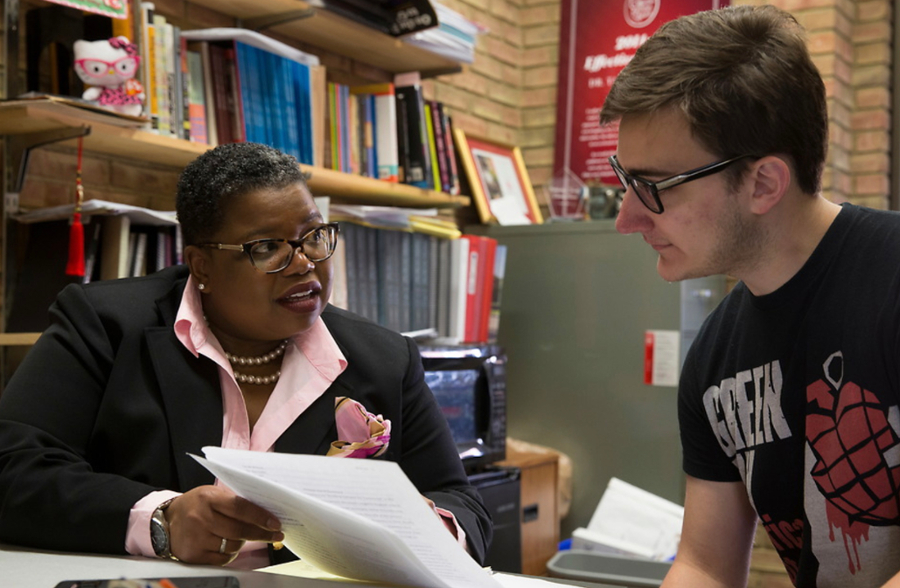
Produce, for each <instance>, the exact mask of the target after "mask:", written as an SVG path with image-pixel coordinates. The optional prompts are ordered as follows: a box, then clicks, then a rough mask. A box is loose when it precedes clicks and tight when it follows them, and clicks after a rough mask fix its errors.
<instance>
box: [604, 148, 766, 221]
mask: <svg viewBox="0 0 900 588" xmlns="http://www.w3.org/2000/svg"><path fill="white" fill-rule="evenodd" d="M745 157H754V156H753V155H738V156H737V157H732V158H731V159H724V160H722V161H717V162H715V163H711V164H709V165H704V166H703V167H698V168H697V169H692V170H690V171H686V172H684V173H680V174H676V175H674V176H672V177H671V178H666V179H665V180H660V181H658V182H651V181H650V180H645V179H644V178H639V177H637V176H633V175H631V174H629V173H628V172H626V171H625V170H623V169H622V166H621V165H619V160H618V159H617V158H616V156H615V155H613V156H611V157H610V158H609V164H610V165H611V166H612V168H613V171H614V172H616V177H618V178H619V182H621V184H622V187H623V188H625V189H626V190H627V189H628V188H631V189H632V190H634V193H635V194H637V196H638V198H639V199H640V201H641V202H642V203H643V204H644V206H646V207H647V208H648V209H650V212H655V213H656V214H662V212H663V203H662V200H660V199H659V193H660V191H662V190H666V189H668V188H674V187H675V186H679V185H681V184H684V183H687V182H692V181H694V180H699V179H700V178H705V177H706V176H711V175H712V174H716V173H719V172H720V171H722V170H723V169H725V168H726V167H728V166H729V165H731V164H732V163H734V162H736V161H738V160H739V159H744V158H745Z"/></svg>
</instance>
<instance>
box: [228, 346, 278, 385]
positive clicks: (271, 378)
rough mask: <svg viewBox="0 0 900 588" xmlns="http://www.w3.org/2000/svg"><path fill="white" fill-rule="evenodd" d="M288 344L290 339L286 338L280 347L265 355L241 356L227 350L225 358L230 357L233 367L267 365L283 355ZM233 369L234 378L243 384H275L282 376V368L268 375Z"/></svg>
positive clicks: (229, 360)
mask: <svg viewBox="0 0 900 588" xmlns="http://www.w3.org/2000/svg"><path fill="white" fill-rule="evenodd" d="M287 344H288V340H287V339H285V340H284V341H282V342H281V344H280V345H279V346H278V347H276V348H275V349H273V350H272V351H270V352H268V353H266V354H264V355H260V356H259V357H241V356H239V355H232V354H230V353H228V352H227V351H226V352H225V358H226V359H228V362H229V363H230V364H231V366H232V368H234V366H235V365H247V366H256V365H265V364H267V363H270V362H272V361H273V360H275V359H277V358H278V357H281V355H283V354H284V350H285V349H286V348H287ZM233 371H234V379H235V380H237V381H238V382H239V383H241V384H255V385H258V386H265V385H267V384H273V383H275V382H277V381H278V378H279V377H281V370H278V371H276V372H275V373H274V374H271V375H268V376H251V375H248V374H242V373H240V372H239V371H237V370H233Z"/></svg>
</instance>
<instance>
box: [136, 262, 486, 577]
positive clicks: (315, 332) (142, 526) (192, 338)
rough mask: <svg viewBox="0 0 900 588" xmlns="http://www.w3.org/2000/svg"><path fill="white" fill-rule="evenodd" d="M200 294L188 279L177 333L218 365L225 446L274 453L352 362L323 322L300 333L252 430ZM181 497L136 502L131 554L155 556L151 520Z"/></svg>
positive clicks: (248, 553)
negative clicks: (167, 503) (279, 441)
mask: <svg viewBox="0 0 900 588" xmlns="http://www.w3.org/2000/svg"><path fill="white" fill-rule="evenodd" d="M200 296H201V295H200V292H199V290H198V289H197V285H196V282H195V281H194V278H193V277H189V278H188V281H187V285H186V286H185V289H184V294H183V295H182V298H181V304H180V305H179V307H178V314H177V315H176V317H175V335H176V337H178V340H179V341H180V342H181V344H182V345H184V346H185V348H187V350H188V351H190V352H191V353H193V354H194V356H195V357H199V356H200V355H203V356H205V357H208V358H209V359H211V360H212V361H214V362H215V363H216V364H217V365H218V366H219V370H218V371H219V384H220V386H221V389H222V404H223V407H224V416H223V419H222V447H226V448H229V449H246V450H251V451H273V450H274V447H275V441H276V440H277V439H278V438H279V437H280V436H281V435H282V434H283V433H284V432H285V431H286V430H287V429H288V427H290V425H291V424H292V423H293V422H294V421H295V420H296V419H297V418H298V417H299V416H300V415H301V414H302V413H303V411H305V410H306V409H307V408H309V406H310V405H311V404H312V403H313V402H314V401H315V400H316V399H317V398H319V397H320V396H321V395H322V394H323V393H324V392H325V391H326V390H327V389H328V388H329V387H330V386H331V384H332V383H333V382H334V380H335V379H337V377H338V376H339V375H340V374H341V373H342V372H343V371H344V369H346V367H347V360H346V359H345V358H344V355H343V354H342V353H341V350H340V348H339V347H338V345H337V343H336V342H335V340H334V338H333V337H332V336H331V333H330V332H329V331H328V328H327V327H326V326H325V323H324V322H323V321H322V319H321V318H320V319H319V320H317V321H316V322H315V323H313V325H312V327H310V329H309V330H308V331H306V332H304V333H301V334H299V335H295V336H294V337H293V338H292V339H291V341H290V343H289V344H288V346H287V348H286V349H285V352H284V358H283V359H282V364H281V377H280V378H279V379H278V382H277V383H276V384H275V389H274V390H273V391H272V395H271V396H270V397H269V400H268V402H266V406H265V408H264V409H263V411H262V413H261V414H260V415H259V419H258V420H257V422H256V425H255V426H254V427H253V428H252V430H251V428H250V418H249V415H248V414H247V406H246V404H245V403H244V397H243V395H242V394H241V389H240V387H239V386H238V384H237V381H236V380H235V379H234V371H233V370H232V368H231V364H230V363H229V362H228V360H227V359H226V358H225V352H224V350H223V349H222V346H221V344H220V343H219V341H218V339H216V337H215V335H213V333H212V331H210V330H209V327H208V326H207V324H206V321H205V320H204V319H203V307H202V303H201V300H200ZM218 483H219V482H218V480H216V484H218ZM178 495H179V493H178V492H173V491H169V490H160V491H157V492H151V493H150V494H148V495H146V496H145V497H143V498H142V499H140V500H139V501H138V502H136V503H135V505H134V506H133V507H132V509H131V513H130V514H129V517H128V529H127V533H126V536H125V549H126V551H127V552H128V553H130V554H132V555H144V556H147V557H155V553H154V551H153V546H152V545H151V543H150V517H151V516H152V515H153V511H154V510H156V507H157V506H158V505H159V504H161V503H162V502H163V501H165V500H168V499H169V498H173V497H175V496H178ZM435 510H436V511H437V513H438V514H439V515H440V516H441V519H442V520H443V521H444V525H445V526H446V527H447V528H448V530H450V531H451V533H453V534H454V536H456V538H457V541H458V542H459V543H460V544H461V545H462V546H463V547H464V548H466V549H467V550H468V548H467V545H466V541H465V531H463V529H462V528H461V527H460V526H459V524H458V523H457V522H456V518H455V517H454V516H453V514H452V513H451V512H449V511H447V510H444V509H441V508H437V509H435ZM229 565H230V566H233V567H241V568H249V569H252V568H258V567H263V566H267V565H269V557H268V551H267V549H266V544H265V543H261V542H248V543H247V544H245V545H244V547H243V549H242V550H241V554H240V555H239V556H238V558H237V559H235V560H234V561H233V562H232V563H231V564H229Z"/></svg>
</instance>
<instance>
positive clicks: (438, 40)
mask: <svg viewBox="0 0 900 588" xmlns="http://www.w3.org/2000/svg"><path fill="white" fill-rule="evenodd" d="M431 4H432V5H433V6H434V9H435V11H436V12H437V17H438V22H439V23H440V24H439V25H438V26H437V27H435V28H431V29H426V30H423V31H418V32H415V33H412V34H410V35H407V36H405V37H404V38H403V40H404V42H406V43H409V44H410V45H415V46H417V47H421V48H422V49H427V50H429V51H431V52H433V53H437V54H438V55H443V56H444V57H447V58H449V59H452V60H454V61H460V62H463V63H472V62H474V61H475V41H476V39H477V36H478V35H479V34H483V33H485V32H487V29H485V28H484V27H482V26H480V25H478V24H476V23H473V22H472V21H470V20H468V19H467V18H466V17H464V16H463V15H461V14H460V13H458V12H456V11H454V10H451V9H449V8H447V7H446V6H444V5H442V4H438V3H437V2H432V3H431Z"/></svg>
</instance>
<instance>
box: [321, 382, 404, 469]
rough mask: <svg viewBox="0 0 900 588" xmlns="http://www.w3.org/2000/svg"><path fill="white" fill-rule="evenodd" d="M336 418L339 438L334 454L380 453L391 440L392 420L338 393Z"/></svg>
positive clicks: (329, 453)
mask: <svg viewBox="0 0 900 588" xmlns="http://www.w3.org/2000/svg"><path fill="white" fill-rule="evenodd" d="M334 421H335V424H336V425H337V432H338V440H337V441H335V442H333V443H332V444H331V448H330V449H329V450H328V453H327V455H328V456H330V457H361V458H365V457H378V456H379V455H381V454H382V453H384V452H385V451H387V448H388V443H389V442H390V440H391V421H390V420H389V419H385V418H384V417H383V416H381V415H380V414H379V415H374V414H372V413H371V412H369V411H367V410H366V407H365V406H363V405H362V404H360V403H359V402H357V401H355V400H353V399H351V398H347V397H346V396H338V397H337V398H335V399H334Z"/></svg>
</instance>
